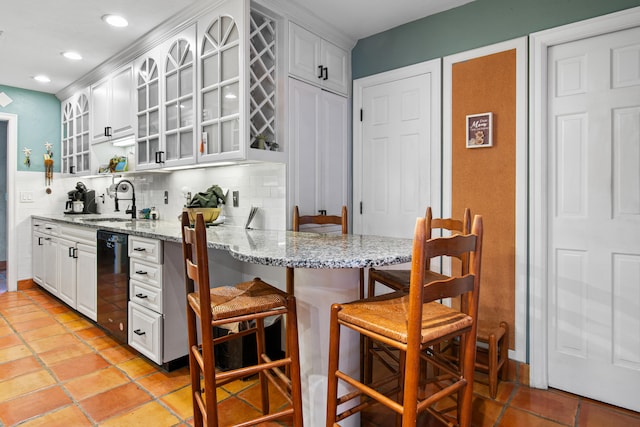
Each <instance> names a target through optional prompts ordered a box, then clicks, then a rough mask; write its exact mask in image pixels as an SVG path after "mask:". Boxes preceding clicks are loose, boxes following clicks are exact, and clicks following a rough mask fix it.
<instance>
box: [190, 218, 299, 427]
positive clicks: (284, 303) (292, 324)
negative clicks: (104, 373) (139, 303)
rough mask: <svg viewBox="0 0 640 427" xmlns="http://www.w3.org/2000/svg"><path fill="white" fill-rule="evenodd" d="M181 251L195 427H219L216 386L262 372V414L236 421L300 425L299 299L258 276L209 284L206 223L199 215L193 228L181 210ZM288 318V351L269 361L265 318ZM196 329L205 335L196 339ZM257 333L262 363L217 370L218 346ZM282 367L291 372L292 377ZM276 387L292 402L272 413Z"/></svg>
mask: <svg viewBox="0 0 640 427" xmlns="http://www.w3.org/2000/svg"><path fill="white" fill-rule="evenodd" d="M182 241H183V243H182V249H183V256H184V264H185V285H186V292H187V324H188V334H189V369H190V374H191V389H192V399H193V418H194V424H195V425H196V426H207V427H217V426H218V425H221V424H223V423H222V420H220V418H219V414H218V407H217V397H216V390H217V387H220V386H222V385H224V384H227V383H229V382H231V381H234V380H237V379H241V378H245V377H249V376H252V375H255V374H259V379H260V390H261V393H262V401H261V403H262V416H260V417H258V418H256V419H253V420H251V421H247V422H243V423H242V424H237V426H249V425H254V424H258V423H265V422H269V421H272V420H275V419H281V418H288V419H289V418H290V419H292V420H293V425H295V426H302V396H301V385H300V359H299V349H298V324H297V317H296V300H295V297H294V296H293V295H287V294H286V293H285V292H282V291H280V290H278V289H276V288H274V287H273V286H271V285H269V284H267V283H265V282H263V281H262V280H260V279H259V278H255V279H253V280H252V281H249V282H244V283H240V284H237V285H234V286H222V287H217V288H212V289H211V288H210V287H209V258H208V251H207V238H206V227H205V223H204V218H203V216H202V214H200V213H199V214H198V215H197V217H196V222H195V229H192V228H190V227H189V217H188V214H187V213H186V212H184V213H183V214H182ZM277 315H284V316H285V318H286V346H287V352H286V356H285V357H284V358H283V359H279V360H271V359H270V358H269V357H268V356H267V355H266V354H265V329H264V320H265V318H266V317H269V316H277ZM236 322H248V324H249V328H248V329H246V330H241V331H239V332H238V333H233V334H229V335H226V336H224V337H219V338H214V331H213V328H214V327H216V326H221V325H224V324H229V323H236ZM198 329H200V331H201V337H200V339H198ZM249 334H254V335H255V337H256V347H257V350H258V351H257V356H258V359H257V360H258V363H257V364H256V365H253V366H246V367H241V368H238V369H234V370H229V371H226V372H217V371H216V368H215V352H214V345H217V344H221V343H225V342H228V341H229V340H233V339H242V337H244V336H246V335H249ZM284 369H288V370H289V376H287V375H285V373H284V371H283V370H284ZM269 382H271V384H272V385H273V386H274V387H275V389H276V390H277V391H278V392H280V393H281V394H282V395H283V396H284V397H285V398H286V399H287V400H288V401H289V403H290V406H287V407H285V408H284V409H282V410H280V411H278V412H274V413H271V410H270V408H269V389H268V385H269V384H268V383H269Z"/></svg>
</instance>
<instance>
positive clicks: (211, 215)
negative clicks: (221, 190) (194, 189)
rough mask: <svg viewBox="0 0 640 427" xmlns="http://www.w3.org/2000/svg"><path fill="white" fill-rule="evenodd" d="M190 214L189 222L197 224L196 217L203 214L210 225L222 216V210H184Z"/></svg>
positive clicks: (206, 222)
mask: <svg viewBox="0 0 640 427" xmlns="http://www.w3.org/2000/svg"><path fill="white" fill-rule="evenodd" d="M182 210H183V211H186V212H187V213H188V214H189V222H190V223H191V224H195V222H196V216H197V214H198V213H202V216H203V217H204V218H203V219H204V222H205V224H210V223H212V222H213V221H215V220H216V219H218V215H220V211H221V209H220V208H183V209H182Z"/></svg>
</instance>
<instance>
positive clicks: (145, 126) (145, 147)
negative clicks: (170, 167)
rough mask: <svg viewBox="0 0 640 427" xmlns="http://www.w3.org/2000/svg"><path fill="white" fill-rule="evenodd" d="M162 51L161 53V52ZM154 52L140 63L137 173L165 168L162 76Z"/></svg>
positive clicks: (137, 66) (137, 72)
mask: <svg viewBox="0 0 640 427" xmlns="http://www.w3.org/2000/svg"><path fill="white" fill-rule="evenodd" d="M157 50H158V51H159V49H157ZM153 53H154V52H153V51H152V52H150V53H149V54H148V55H146V56H145V57H143V58H141V59H139V60H138V61H136V64H135V81H136V94H137V106H136V118H137V122H138V124H137V126H138V132H137V137H136V148H137V149H136V166H137V169H140V170H143V169H153V168H157V167H160V166H161V164H162V163H161V158H160V156H161V154H159V153H161V151H162V150H161V148H160V73H159V69H158V61H157V60H156V58H154V55H153Z"/></svg>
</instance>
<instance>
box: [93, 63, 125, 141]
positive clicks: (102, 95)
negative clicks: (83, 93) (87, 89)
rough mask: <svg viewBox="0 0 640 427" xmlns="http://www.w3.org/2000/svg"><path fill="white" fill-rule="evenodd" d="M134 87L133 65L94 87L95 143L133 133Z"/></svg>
mask: <svg viewBox="0 0 640 427" xmlns="http://www.w3.org/2000/svg"><path fill="white" fill-rule="evenodd" d="M133 87H134V86H133V67H132V65H127V66H125V67H123V68H121V69H119V70H118V71H116V72H114V73H112V74H111V75H109V76H108V77H106V78H105V79H103V80H101V81H100V82H98V83H96V84H94V85H92V86H91V108H90V109H91V111H92V114H91V124H92V126H91V137H92V140H93V142H101V141H106V140H110V139H117V138H122V137H125V136H130V135H133V133H134V132H133V116H134V114H133V111H134V110H133V108H134V96H133V93H134V91H133Z"/></svg>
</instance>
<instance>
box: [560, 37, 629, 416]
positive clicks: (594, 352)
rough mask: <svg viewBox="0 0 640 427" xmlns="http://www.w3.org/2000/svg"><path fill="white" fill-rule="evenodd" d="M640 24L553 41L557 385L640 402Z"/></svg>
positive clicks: (603, 398) (619, 401)
mask: <svg viewBox="0 0 640 427" xmlns="http://www.w3.org/2000/svg"><path fill="white" fill-rule="evenodd" d="M639 40H640V28H635V29H630V30H625V31H620V32H616V33H611V34H607V35H603V36H600V37H592V38H588V39H584V40H579V41H576V42H571V43H566V44H562V45H558V46H554V47H552V48H550V49H549V57H548V64H549V68H548V70H549V72H548V82H549V85H548V100H549V106H548V107H549V108H548V111H549V116H548V125H549V126H548V129H549V134H548V140H549V144H550V145H549V151H548V152H549V163H548V164H549V170H550V180H549V200H550V204H549V212H548V223H549V236H548V242H549V247H548V259H549V267H550V268H549V277H548V281H549V310H548V315H549V319H548V327H549V334H548V340H549V341H548V351H549V386H551V387H556V388H559V389H562V390H567V391H570V392H572V393H576V394H579V395H583V396H587V397H591V398H594V399H597V400H601V401H605V402H609V403H612V404H615V405H619V406H623V407H626V408H630V409H633V410H636V411H638V410H640V398H639V397H638V396H640V43H639V42H638V41H639Z"/></svg>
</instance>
